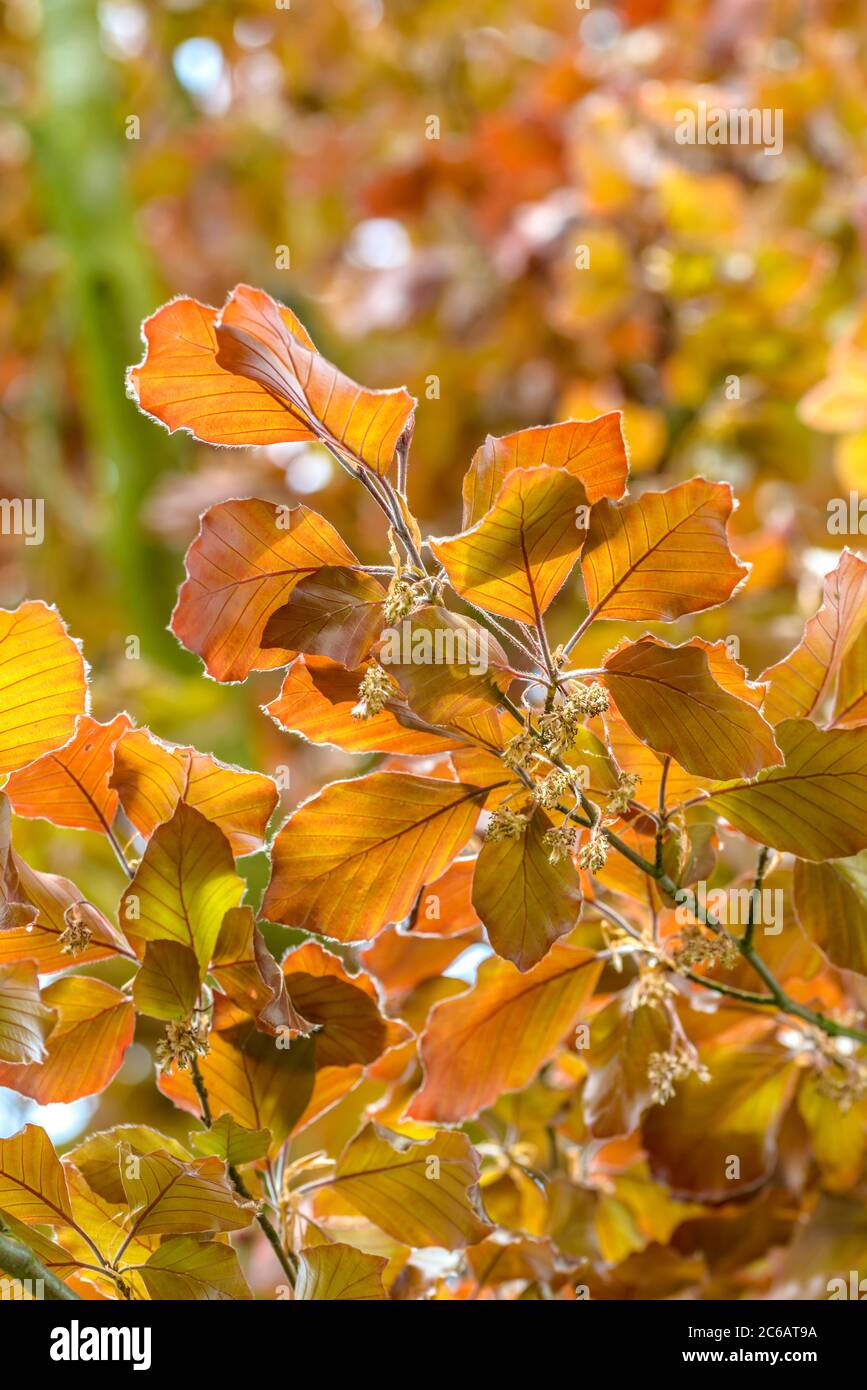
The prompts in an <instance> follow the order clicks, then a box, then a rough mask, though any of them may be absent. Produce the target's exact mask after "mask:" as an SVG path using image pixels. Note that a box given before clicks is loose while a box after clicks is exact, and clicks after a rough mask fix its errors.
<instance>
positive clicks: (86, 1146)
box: [64, 1125, 192, 1206]
mask: <svg viewBox="0 0 867 1390" xmlns="http://www.w3.org/2000/svg"><path fill="white" fill-rule="evenodd" d="M122 1147H123V1149H124V1150H130V1151H131V1152H132V1153H133V1154H150V1153H155V1152H156V1150H157V1149H165V1150H167V1151H168V1152H169V1153H170V1154H174V1156H175V1158H179V1159H182V1160H183V1159H188V1158H191V1157H192V1155H191V1154H190V1153H189V1152H188V1151H187V1150H186V1149H185V1148H184V1146H183V1145H182V1144H179V1143H178V1141H177V1140H176V1139H171V1138H169V1136H168V1135H166V1134H161V1133H160V1131H159V1130H157V1129H152V1128H151V1127H150V1126H149V1125H114V1127H113V1128H112V1129H103V1130H98V1131H97V1133H96V1134H91V1135H88V1137H87V1138H86V1139H83V1140H82V1141H81V1142H80V1143H79V1144H76V1146H75V1148H73V1149H70V1150H69V1152H68V1153H67V1154H66V1155H65V1158H64V1162H67V1163H68V1162H72V1163H73V1164H74V1165H75V1168H76V1169H77V1171H78V1172H79V1173H80V1174H81V1176H82V1177H83V1178H84V1180H85V1182H86V1183H87V1185H88V1187H89V1188H90V1190H91V1192H94V1193H96V1195H97V1196H98V1197H101V1198H103V1200H104V1201H106V1202H110V1203H113V1204H114V1205H115V1206H119V1205H121V1204H123V1203H124V1202H125V1201H126V1198H125V1196H124V1190H123V1183H122V1182H121V1176H120V1155H121V1148H122Z"/></svg>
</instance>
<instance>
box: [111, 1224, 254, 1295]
mask: <svg viewBox="0 0 867 1390" xmlns="http://www.w3.org/2000/svg"><path fill="white" fill-rule="evenodd" d="M133 1268H136V1269H137V1273H138V1275H139V1278H140V1279H141V1281H142V1283H143V1284H144V1286H145V1289H146V1290H147V1292H148V1295H149V1296H150V1297H151V1298H155V1299H160V1300H168V1301H173V1300H175V1299H184V1300H188V1299H196V1300H207V1301H219V1300H223V1299H249V1298H252V1296H253V1295H252V1294H251V1293H250V1289H249V1287H248V1285H247V1281H246V1279H245V1278H244V1275H243V1274H242V1273H241V1266H240V1265H239V1263H238V1256H237V1253H236V1251H235V1250H233V1249H232V1247H231V1245H223V1244H222V1243H221V1242H220V1241H217V1240H205V1241H199V1240H194V1239H193V1237H192V1236H173V1237H172V1239H171V1240H165V1241H163V1242H162V1244H161V1245H160V1247H159V1249H157V1250H155V1251H154V1253H153V1254H152V1255H151V1257H150V1259H149V1260H148V1262H147V1264H145V1265H141V1266H138V1267H136V1266H133Z"/></svg>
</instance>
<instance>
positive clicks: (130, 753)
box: [110, 729, 278, 856]
mask: <svg viewBox="0 0 867 1390" xmlns="http://www.w3.org/2000/svg"><path fill="white" fill-rule="evenodd" d="M110 785H111V786H112V787H113V788H114V789H115V791H116V793H117V794H119V796H120V800H121V805H122V806H123V809H124V811H125V812H126V814H127V815H128V816H129V819H130V820H131V821H132V823H133V825H134V826H135V828H136V830H138V831H139V833H140V834H142V835H144V836H145V838H146V839H149V838H150V836H151V835H152V834H153V832H154V830H156V828H157V826H158V825H160V824H161V823H162V822H163V821H167V820H170V819H171V816H172V813H173V811H174V810H175V807H176V806H177V804H178V802H179V801H185V802H187V804H188V805H190V806H193V807H194V808H195V809H196V810H197V811H199V812H201V814H202V815H203V816H206V817H207V819H208V820H209V821H213V822H214V824H215V825H218V826H219V827H220V829H221V830H222V832H223V834H224V835H225V836H226V838H227V839H228V841H229V844H230V845H231V846H232V852H233V853H234V854H235V855H236V856H237V855H244V854H255V852H256V851H257V850H258V849H261V848H262V844H263V841H264V838H265V830H266V827H267V824H268V821H269V819H270V817H271V814H272V812H273V810H274V807H275V806H276V805H277V800H278V793H277V788H276V786H275V784H274V781H273V779H272V778H271V777H266V776H265V775H264V774H263V773H261V772H248V771H246V770H245V769H244V768H239V767H232V766H231V765H230V764H228V763H223V762H220V761H219V759H217V758H215V757H214V756H213V754H211V753H199V752H198V751H197V750H196V749H195V748H189V747H183V746H181V745H178V744H173V743H164V742H163V741H162V739H158V738H155V737H154V735H153V734H151V733H150V732H149V731H148V730H147V729H133V730H130V731H129V732H128V733H125V734H124V736H123V737H122V738H121V740H120V742H119V743H118V744H117V746H116V748H115V753H114V770H113V772H112V774H111V780H110Z"/></svg>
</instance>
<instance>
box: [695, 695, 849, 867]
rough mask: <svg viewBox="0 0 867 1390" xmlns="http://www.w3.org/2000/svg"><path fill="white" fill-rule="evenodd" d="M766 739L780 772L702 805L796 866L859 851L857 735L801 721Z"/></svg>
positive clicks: (726, 789) (763, 775)
mask: <svg viewBox="0 0 867 1390" xmlns="http://www.w3.org/2000/svg"><path fill="white" fill-rule="evenodd" d="M774 733H775V737H776V739H777V742H778V743H779V746H780V748H781V749H782V752H783V755H784V757H785V765H784V766H783V767H781V768H774V767H772V768H768V769H767V770H766V771H764V772H762V773H760V774H759V776H758V778H757V779H756V781H755V782H735V783H733V784H732V785H730V786H726V787H723V788H721V789H720V790H719V791H715V792H713V794H712V796H711V802H710V804H711V805H712V806H713V807H714V808H715V809H716V810H718V811H720V812H721V813H722V814H723V815H724V816H725V818H726V820H728V821H730V822H731V824H732V825H733V826H735V827H736V829H738V830H740V831H742V832H743V834H744V835H749V836H750V838H751V839H753V840H758V841H759V843H760V844H767V845H770V846H771V847H772V848H773V849H780V850H786V851H788V852H789V853H790V854H797V855H800V856H801V858H803V859H815V860H821V859H844V858H846V857H848V856H850V855H853V854H857V853H858V852H859V850H862V849H867V821H865V818H864V815H863V807H864V804H865V797H867V738H865V736H864V734H863V733H862V732H861V731H860V730H859V729H832V730H825V729H817V728H816V726H815V724H812V723H811V722H810V720H809V719H787V720H784V721H783V722H782V723H781V724H778V725H777V727H776V729H775V730H774Z"/></svg>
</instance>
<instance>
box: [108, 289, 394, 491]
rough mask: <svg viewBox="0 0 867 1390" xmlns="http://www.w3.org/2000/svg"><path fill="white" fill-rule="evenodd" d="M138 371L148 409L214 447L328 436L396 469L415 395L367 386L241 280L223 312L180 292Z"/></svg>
mask: <svg viewBox="0 0 867 1390" xmlns="http://www.w3.org/2000/svg"><path fill="white" fill-rule="evenodd" d="M142 332H143V337H144V341H145V345H146V353H145V356H144V359H143V360H142V362H141V363H140V364H139V365H138V366H137V367H132V368H131V369H130V371H129V374H128V388H129V391H130V393H131V395H132V396H133V399H134V400H136V401H137V402H138V404H139V405H140V406H141V408H142V410H144V411H146V412H147V413H148V414H149V415H154V416H156V417H157V419H158V420H161V421H162V422H163V424H165V425H167V426H168V428H169V430H170V431H174V430H176V429H186V430H189V432H190V433H191V434H193V435H195V436H196V438H197V439H201V440H203V441H204V442H205V443H206V444H239V445H249V444H274V443H282V442H287V441H288V442H292V441H295V440H322V441H323V442H324V443H326V444H328V445H329V446H331V447H332V448H333V449H335V451H336V452H338V453H339V454H340V455H341V456H342V457H344V458H346V459H347V460H348V461H349V462H351V463H354V464H359V465H364V466H365V467H368V468H371V469H372V470H373V471H374V472H377V473H387V472H388V470H389V468H390V466H391V463H392V459H393V456H394V451H395V447H396V445H397V441H398V439H399V438H400V436H401V434H402V432H403V430H404V429H405V428H406V426H407V425H408V424H409V423H410V421H411V418H412V413H413V408H414V406H415V401H414V400H413V398H412V396H410V395H409V394H408V393H407V392H406V391H405V390H404V389H403V388H402V387H400V388H398V389H396V390H392V391H371V390H368V389H367V388H365V387H363V386H358V385H357V384H356V382H354V381H351V380H350V378H349V377H347V376H344V374H343V373H342V372H341V371H339V370H338V369H337V368H336V367H334V366H332V365H331V363H330V362H327V361H326V360H325V358H324V357H322V356H320V354H319V353H318V352H317V351H316V349H315V347H314V346H313V343H312V342H311V340H310V337H309V335H308V333H307V331H306V330H305V329H304V327H303V326H302V325H301V323H300V322H299V321H298V319H297V318H296V317H295V315H294V314H293V313H292V311H291V310H290V309H287V308H285V307H284V306H283V305H282V304H278V303H277V302H276V301H275V300H273V299H271V297H270V296H269V295H267V294H265V293H264V292H263V291H262V290H255V289H251V288H250V286H248V285H238V286H237V287H236V289H234V290H233V291H232V293H231V294H230V295H229V298H228V299H227V301H226V303H225V305H224V306H223V308H222V309H220V310H216V309H211V308H208V307H207V306H206V305H203V304H198V303H197V302H196V301H195V300H193V299H176V300H173V301H172V302H171V303H169V304H165V305H164V306H163V307H162V308H161V309H158V310H157V312H156V313H155V314H153V315H152V316H151V317H150V318H149V319H147V320H146V322H145V324H144V326H143V330H142Z"/></svg>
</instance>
